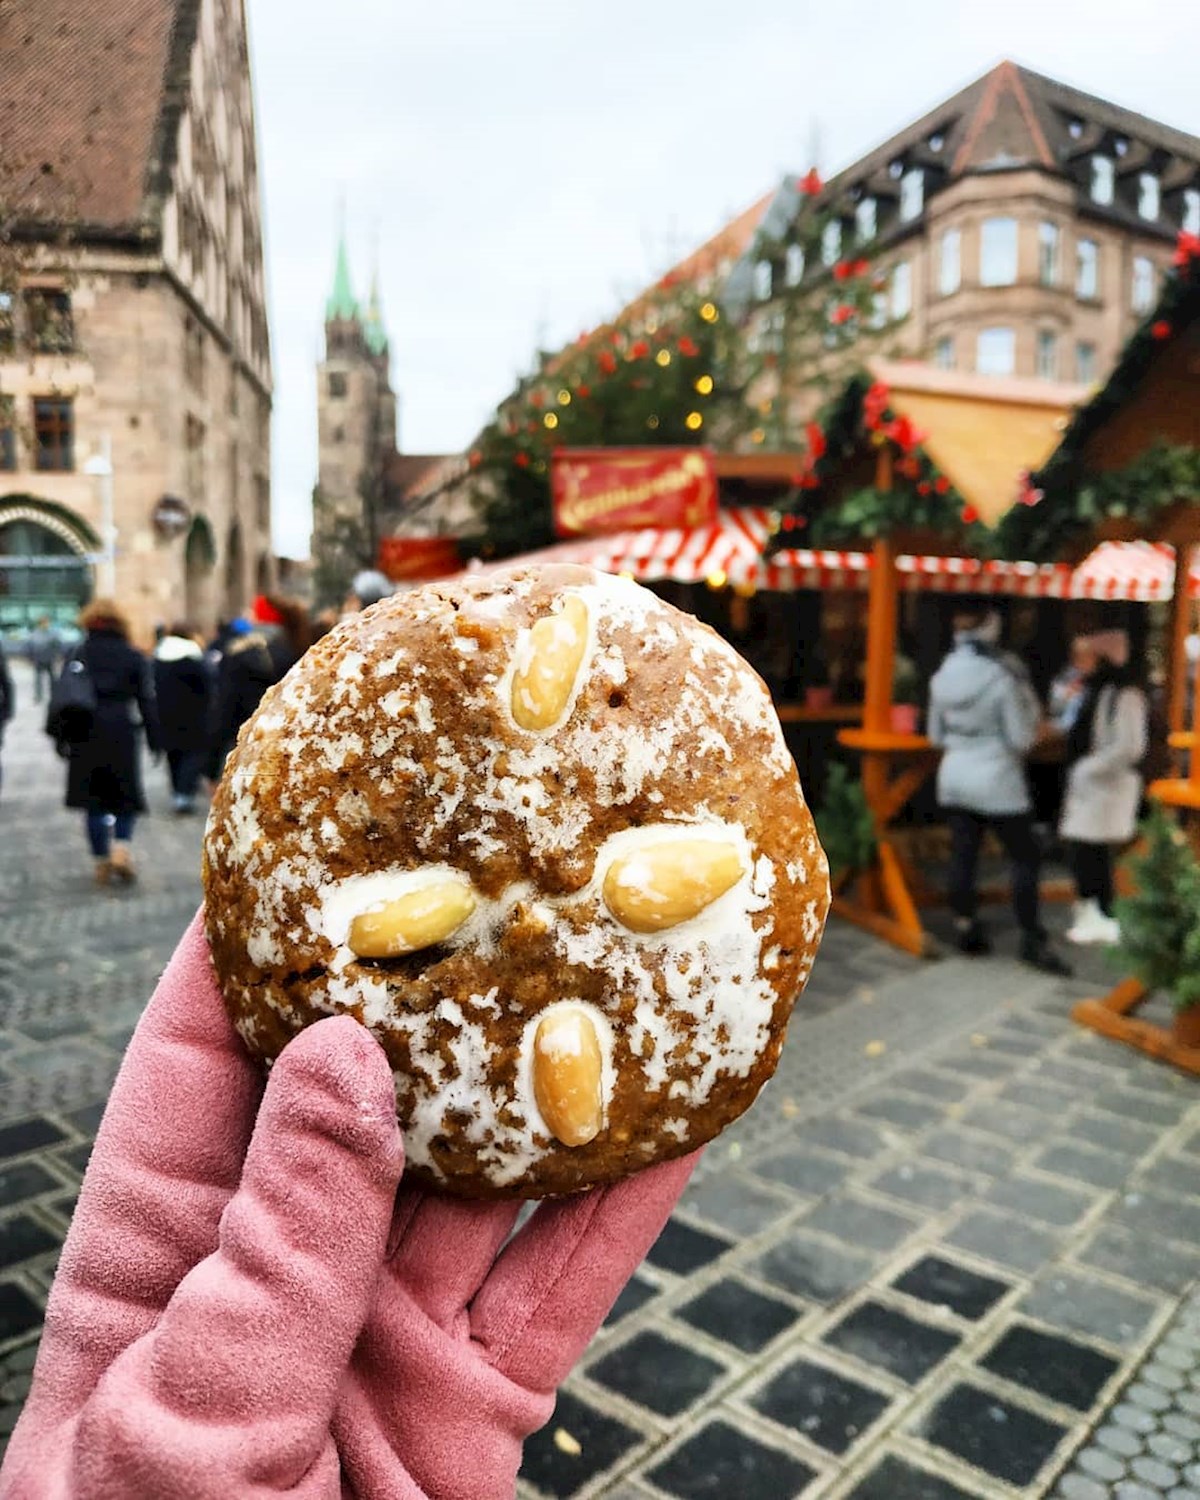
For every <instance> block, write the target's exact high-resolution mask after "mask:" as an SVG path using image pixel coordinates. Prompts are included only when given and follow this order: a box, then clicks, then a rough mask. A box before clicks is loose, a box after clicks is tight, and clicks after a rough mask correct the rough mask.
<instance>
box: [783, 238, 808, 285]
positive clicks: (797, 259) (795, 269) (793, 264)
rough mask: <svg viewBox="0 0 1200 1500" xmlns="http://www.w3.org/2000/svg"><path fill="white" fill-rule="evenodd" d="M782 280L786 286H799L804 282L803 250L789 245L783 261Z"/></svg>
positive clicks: (800, 247) (798, 246) (801, 247)
mask: <svg viewBox="0 0 1200 1500" xmlns="http://www.w3.org/2000/svg"><path fill="white" fill-rule="evenodd" d="M783 279H784V281H785V282H786V283H787V285H788V286H799V285H800V283H801V282H802V281H803V280H804V248H803V246H801V245H789V246H788V247H787V254H786V255H785V256H784V261H783Z"/></svg>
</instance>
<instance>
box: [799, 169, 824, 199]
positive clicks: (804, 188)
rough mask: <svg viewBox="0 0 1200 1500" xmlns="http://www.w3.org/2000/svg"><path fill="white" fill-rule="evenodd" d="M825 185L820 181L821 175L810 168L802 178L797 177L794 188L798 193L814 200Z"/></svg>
mask: <svg viewBox="0 0 1200 1500" xmlns="http://www.w3.org/2000/svg"><path fill="white" fill-rule="evenodd" d="M824 186H825V184H824V183H823V182H822V181H821V174H820V172H818V171H817V169H816V167H810V168H809V169H808V171H807V172H805V174H804V176H803V177H797V179H796V188H797V190H798V191H799V192H801V193H805V194H807V196H808V197H810V198H815V197H816V196H817V194H818V193H819V192H820V191H821V189H822V188H823V187H824Z"/></svg>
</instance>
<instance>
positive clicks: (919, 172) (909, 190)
mask: <svg viewBox="0 0 1200 1500" xmlns="http://www.w3.org/2000/svg"><path fill="white" fill-rule="evenodd" d="M924 207H925V171H924V168H922V167H912V168H911V169H910V170H909V171H907V172H905V174H904V176H903V177H902V178H901V179H900V220H901V222H902V223H904V224H907V223H909V222H910V221H911V220H913V219H918V218H920V216H921V211H922V209H923V208H924Z"/></svg>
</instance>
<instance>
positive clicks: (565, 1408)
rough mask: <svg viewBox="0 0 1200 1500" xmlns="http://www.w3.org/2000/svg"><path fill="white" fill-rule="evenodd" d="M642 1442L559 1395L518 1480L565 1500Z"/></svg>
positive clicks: (533, 1439)
mask: <svg viewBox="0 0 1200 1500" xmlns="http://www.w3.org/2000/svg"><path fill="white" fill-rule="evenodd" d="M642 1441H643V1439H642V1435H641V1433H640V1432H638V1431H636V1429H634V1428H632V1427H629V1426H627V1425H626V1424H625V1423H624V1422H619V1421H618V1420H617V1419H616V1418H615V1417H611V1416H609V1415H607V1413H605V1412H600V1411H597V1410H596V1408H595V1407H594V1406H590V1405H589V1404H588V1403H587V1402H586V1401H582V1400H580V1399H579V1397H578V1396H575V1395H572V1394H571V1392H570V1391H560V1392H559V1395H558V1400H557V1402H556V1403H555V1407H554V1415H553V1416H552V1417H551V1418H550V1420H549V1422H547V1423H546V1425H545V1426H544V1427H543V1428H542V1429H541V1430H540V1431H539V1432H535V1433H534V1435H533V1436H532V1437H531V1438H529V1439H528V1440H527V1441H526V1443H525V1449H524V1453H523V1455H522V1458H521V1476H522V1478H524V1479H527V1480H528V1481H529V1482H530V1483H532V1484H535V1485H536V1486H537V1488H538V1489H539V1490H540V1491H541V1492H542V1493H543V1494H544V1495H552V1496H554V1497H556V1500H558V1497H564V1500H565V1497H567V1496H570V1495H574V1494H575V1493H576V1492H577V1491H578V1490H580V1489H581V1488H582V1487H583V1485H585V1484H586V1483H587V1482H588V1481H589V1480H591V1479H593V1478H595V1476H596V1475H597V1474H603V1473H604V1471H605V1470H606V1469H608V1468H610V1467H611V1466H612V1465H613V1464H614V1463H616V1462H617V1461H618V1460H619V1459H621V1458H623V1457H624V1456H625V1455H626V1454H627V1453H629V1452H630V1451H631V1450H632V1449H633V1448H636V1447H637V1445H638V1444H639V1443H640V1442H642ZM576 1450H578V1451H576ZM231 1500H232V1497H231Z"/></svg>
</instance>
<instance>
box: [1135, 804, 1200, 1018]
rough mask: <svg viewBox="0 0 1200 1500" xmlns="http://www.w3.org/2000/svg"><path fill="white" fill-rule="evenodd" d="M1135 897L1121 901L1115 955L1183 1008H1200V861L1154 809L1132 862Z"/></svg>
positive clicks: (1167, 817)
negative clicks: (1117, 942)
mask: <svg viewBox="0 0 1200 1500" xmlns="http://www.w3.org/2000/svg"><path fill="white" fill-rule="evenodd" d="M1129 873H1130V876H1131V878H1132V882H1133V886H1134V893H1133V894H1132V895H1130V896H1126V897H1125V898H1124V899H1123V900H1120V901H1118V902H1117V903H1116V907H1115V910H1116V916H1117V921H1118V922H1119V923H1120V926H1121V941H1120V943H1119V944H1118V946H1117V948H1116V950H1115V954H1114V957H1115V959H1116V961H1117V962H1118V963H1119V964H1120V965H1121V967H1122V970H1123V972H1125V973H1131V974H1134V975H1135V976H1136V977H1137V978H1138V979H1140V980H1141V982H1142V983H1143V984H1144V985H1145V986H1146V988H1147V989H1149V990H1162V991H1164V992H1165V993H1167V994H1168V995H1170V996H1171V998H1172V1002H1173V1004H1174V1005H1175V1006H1176V1007H1177V1008H1178V1009H1186V1008H1187V1007H1188V1006H1191V1005H1196V1004H1200V862H1198V861H1197V859H1196V855H1195V853H1194V852H1193V850H1192V846H1191V845H1190V844H1189V843H1188V841H1187V839H1186V838H1185V837H1184V835H1183V833H1182V831H1181V830H1180V829H1179V828H1178V827H1177V826H1176V824H1175V823H1174V821H1173V820H1172V818H1171V817H1170V815H1169V814H1168V813H1167V812H1166V811H1165V810H1164V809H1163V808H1161V807H1155V808H1154V809H1153V810H1152V812H1151V813H1150V816H1149V817H1148V818H1147V819H1146V821H1145V822H1144V823H1143V824H1142V828H1141V849H1140V853H1139V854H1138V855H1137V856H1136V857H1135V858H1134V859H1131V860H1130V862H1129Z"/></svg>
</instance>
